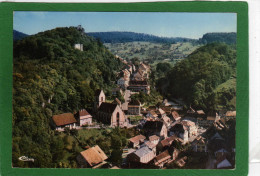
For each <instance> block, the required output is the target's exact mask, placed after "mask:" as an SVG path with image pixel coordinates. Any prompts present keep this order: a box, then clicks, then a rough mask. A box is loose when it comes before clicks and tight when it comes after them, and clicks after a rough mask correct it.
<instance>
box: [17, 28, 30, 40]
mask: <svg viewBox="0 0 260 176" xmlns="http://www.w3.org/2000/svg"><path fill="white" fill-rule="evenodd" d="M27 36H28V35H27V34H25V33H22V32H19V31H16V30H13V40H21V39H23V38H25V37H27Z"/></svg>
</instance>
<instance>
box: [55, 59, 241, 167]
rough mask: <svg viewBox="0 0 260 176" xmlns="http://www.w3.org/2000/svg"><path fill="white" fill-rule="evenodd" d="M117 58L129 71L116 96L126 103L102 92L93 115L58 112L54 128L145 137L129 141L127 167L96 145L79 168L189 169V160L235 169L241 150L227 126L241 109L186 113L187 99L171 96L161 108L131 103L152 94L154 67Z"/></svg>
mask: <svg viewBox="0 0 260 176" xmlns="http://www.w3.org/2000/svg"><path fill="white" fill-rule="evenodd" d="M116 58H117V59H119V60H120V61H121V62H122V63H123V64H124V67H123V69H122V70H121V71H120V72H119V73H118V80H117V82H116V87H115V88H113V90H112V94H113V95H120V96H122V97H123V98H124V102H121V101H120V100H119V99H118V98H115V100H114V101H113V102H107V101H106V95H105V93H104V91H103V90H96V92H95V101H94V102H93V112H92V114H90V113H89V112H88V111H87V110H86V109H81V110H80V111H79V112H77V113H74V114H73V113H64V114H57V115H54V116H53V117H52V122H53V123H52V126H53V128H54V129H55V130H56V131H64V130H65V129H69V130H71V129H74V130H75V129H76V130H82V129H87V128H101V127H102V128H127V129H128V128H135V129H137V130H138V131H140V134H139V135H136V136H134V137H132V138H129V139H128V146H127V147H126V148H124V149H123V152H122V161H123V162H122V163H121V165H112V164H108V162H106V160H107V159H108V156H107V155H106V154H105V153H104V151H103V150H104V149H102V148H100V147H99V146H98V145H94V146H87V147H86V150H84V151H82V152H80V153H79V154H78V156H77V163H78V167H79V168H104V167H105V168H111V169H121V168H189V167H187V166H186V164H187V163H188V162H189V161H195V165H198V167H204V168H205V169H227V168H234V163H235V147H230V146H232V145H229V141H228V138H227V137H226V136H227V135H225V133H227V131H228V130H229V128H231V126H232V125H230V124H227V123H226V122H227V121H228V120H230V119H235V118H236V111H222V112H210V113H207V114H206V113H204V111H203V110H199V109H198V110H195V109H193V108H192V107H189V109H188V110H187V111H184V109H183V104H182V101H180V100H174V101H169V100H167V99H166V98H165V99H164V100H163V102H162V103H161V104H160V105H159V106H158V105H154V106H149V107H144V105H143V104H142V103H141V102H140V101H138V100H131V96H132V95H134V94H138V93H140V92H143V93H145V94H150V85H149V81H148V80H149V74H150V72H151V70H150V66H149V65H148V64H145V63H143V62H141V63H140V64H139V66H138V67H136V66H135V65H134V64H132V63H128V62H127V61H126V60H124V59H122V58H120V57H119V56H116ZM131 117H138V121H137V122H135V123H133V121H132V119H131ZM193 164H194V163H193ZM105 165H107V166H105Z"/></svg>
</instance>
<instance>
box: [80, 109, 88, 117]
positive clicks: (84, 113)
mask: <svg viewBox="0 0 260 176" xmlns="http://www.w3.org/2000/svg"><path fill="white" fill-rule="evenodd" d="M86 115H90V114H89V113H88V111H86V109H81V110H80V111H79V116H86Z"/></svg>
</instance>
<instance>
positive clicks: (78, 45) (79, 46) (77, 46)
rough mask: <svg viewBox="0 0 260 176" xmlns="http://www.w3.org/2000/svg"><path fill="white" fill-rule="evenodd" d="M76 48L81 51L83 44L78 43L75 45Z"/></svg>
mask: <svg viewBox="0 0 260 176" xmlns="http://www.w3.org/2000/svg"><path fill="white" fill-rule="evenodd" d="M74 48H75V49H77V50H80V51H83V44H80V43H77V44H75V45H74Z"/></svg>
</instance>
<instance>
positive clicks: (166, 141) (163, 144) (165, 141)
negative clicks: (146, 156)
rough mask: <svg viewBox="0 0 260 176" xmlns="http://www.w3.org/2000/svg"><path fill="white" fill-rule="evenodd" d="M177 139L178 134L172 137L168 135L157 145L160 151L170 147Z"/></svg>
mask: <svg viewBox="0 0 260 176" xmlns="http://www.w3.org/2000/svg"><path fill="white" fill-rule="evenodd" d="M175 139H177V136H176V135H172V136H170V137H168V138H166V139H163V140H161V141H160V142H159V143H158V145H157V146H156V147H157V151H158V153H159V152H161V151H164V150H166V149H168V148H169V147H170V146H171V144H172V142H173V141H174V140H175Z"/></svg>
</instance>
